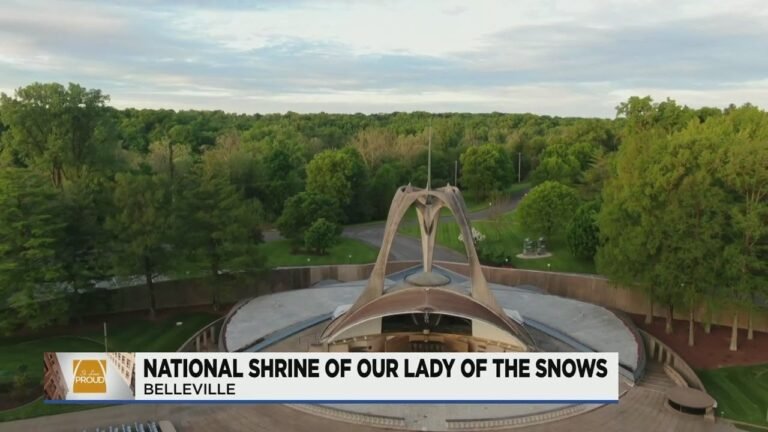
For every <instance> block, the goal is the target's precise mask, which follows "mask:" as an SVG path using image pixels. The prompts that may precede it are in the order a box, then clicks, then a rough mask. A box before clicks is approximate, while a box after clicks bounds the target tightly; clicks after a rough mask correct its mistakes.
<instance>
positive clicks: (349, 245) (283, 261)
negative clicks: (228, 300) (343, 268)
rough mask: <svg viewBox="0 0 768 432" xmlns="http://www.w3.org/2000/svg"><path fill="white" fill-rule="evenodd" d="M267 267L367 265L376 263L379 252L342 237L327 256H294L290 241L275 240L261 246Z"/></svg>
mask: <svg viewBox="0 0 768 432" xmlns="http://www.w3.org/2000/svg"><path fill="white" fill-rule="evenodd" d="M259 247H260V248H261V251H262V252H263V253H264V256H265V257H267V266H269V267H279V266H284V267H287V266H306V265H328V264H367V263H372V262H374V261H376V256H377V255H378V253H379V250H378V249H376V248H374V247H373V246H370V245H368V244H366V243H363V242H361V241H359V240H354V239H349V238H346V237H341V238H340V239H339V242H338V244H336V246H334V247H332V248H331V249H330V250H329V251H328V254H327V255H313V254H304V253H299V254H296V255H294V254H292V253H291V244H290V242H289V241H288V240H275V241H271V242H267V243H264V244H262V245H260V246H259Z"/></svg>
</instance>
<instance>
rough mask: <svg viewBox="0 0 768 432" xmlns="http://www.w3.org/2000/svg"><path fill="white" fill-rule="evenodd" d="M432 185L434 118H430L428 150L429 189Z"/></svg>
mask: <svg viewBox="0 0 768 432" xmlns="http://www.w3.org/2000/svg"><path fill="white" fill-rule="evenodd" d="M431 185H432V119H431V118H430V119H429V144H428V150H427V190H429V189H430V186H431Z"/></svg>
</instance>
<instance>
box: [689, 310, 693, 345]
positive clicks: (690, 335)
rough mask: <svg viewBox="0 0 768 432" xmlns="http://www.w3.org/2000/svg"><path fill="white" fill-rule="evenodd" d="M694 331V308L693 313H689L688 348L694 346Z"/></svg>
mask: <svg viewBox="0 0 768 432" xmlns="http://www.w3.org/2000/svg"><path fill="white" fill-rule="evenodd" d="M693 330H694V329H693V307H691V311H690V312H688V346H693V344H694V340H693Z"/></svg>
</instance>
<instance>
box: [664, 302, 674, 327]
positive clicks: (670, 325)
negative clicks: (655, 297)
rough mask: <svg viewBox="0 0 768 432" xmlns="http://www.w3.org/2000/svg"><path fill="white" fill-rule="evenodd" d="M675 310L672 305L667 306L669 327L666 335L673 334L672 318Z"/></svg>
mask: <svg viewBox="0 0 768 432" xmlns="http://www.w3.org/2000/svg"><path fill="white" fill-rule="evenodd" d="M673 312H674V311H673V309H672V305H667V325H666V327H665V328H664V332H665V333H666V334H672V330H673V329H672V318H673V316H672V315H673Z"/></svg>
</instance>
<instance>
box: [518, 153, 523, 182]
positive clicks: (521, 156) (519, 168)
mask: <svg viewBox="0 0 768 432" xmlns="http://www.w3.org/2000/svg"><path fill="white" fill-rule="evenodd" d="M522 167H523V152H517V182H518V183H520V179H521V175H522V173H521V171H522V169H523V168H522Z"/></svg>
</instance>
